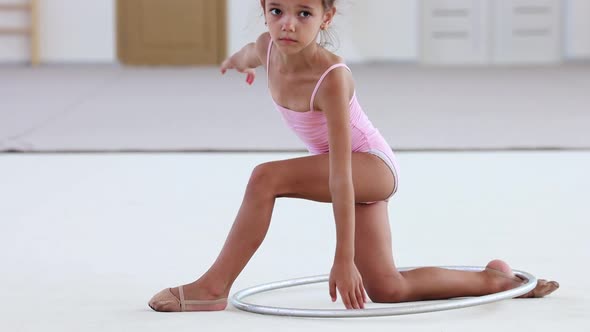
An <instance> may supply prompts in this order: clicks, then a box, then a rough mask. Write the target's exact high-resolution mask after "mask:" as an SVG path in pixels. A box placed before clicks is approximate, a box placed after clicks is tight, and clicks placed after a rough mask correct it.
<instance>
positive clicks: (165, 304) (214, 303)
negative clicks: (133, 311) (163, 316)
mask: <svg viewBox="0 0 590 332" xmlns="http://www.w3.org/2000/svg"><path fill="white" fill-rule="evenodd" d="M148 305H149V306H150V308H152V309H153V310H155V311H162V312H180V311H219V310H224V309H225V307H226V306H227V294H221V293H218V292H213V291H209V290H206V288H204V287H200V286H199V285H198V284H197V282H193V283H191V284H188V285H183V286H180V287H175V288H166V289H164V290H162V291H161V292H159V293H158V294H156V295H154V297H152V299H151V300H150V301H149V302H148Z"/></svg>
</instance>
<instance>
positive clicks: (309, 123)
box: [266, 40, 398, 195]
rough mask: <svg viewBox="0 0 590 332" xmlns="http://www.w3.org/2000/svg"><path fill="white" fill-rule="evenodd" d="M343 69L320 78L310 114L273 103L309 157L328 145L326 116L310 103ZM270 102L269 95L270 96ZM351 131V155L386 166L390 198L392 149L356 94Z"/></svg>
mask: <svg viewBox="0 0 590 332" xmlns="http://www.w3.org/2000/svg"><path fill="white" fill-rule="evenodd" d="M272 45H273V42H272V40H271V41H270V43H269V45H268V53H267V60H266V68H267V80H268V82H269V84H270V76H269V70H270V54H271V50H272ZM339 67H344V68H346V69H347V70H349V71H350V68H348V66H346V65H345V64H343V63H338V64H335V65H333V66H331V67H330V68H328V69H327V70H326V71H325V72H324V74H323V75H322V76H321V77H320V79H319V81H318V83H317V84H316V86H315V89H314V90H313V93H312V95H311V100H310V103H309V111H307V112H298V111H293V110H290V109H288V108H285V107H283V106H281V105H279V104H277V103H276V102H275V100H274V99H273V103H274V104H275V107H276V108H277V110H278V111H279V112H280V113H281V115H282V117H283V119H284V121H285V123H286V124H287V126H288V127H289V128H291V129H292V130H293V131H294V132H295V134H296V135H297V136H298V137H299V138H300V139H301V140H302V141H303V143H305V145H306V146H307V150H308V151H309V152H310V153H312V154H322V153H328V152H329V143H328V125H327V120H326V116H325V114H324V113H323V112H316V111H314V109H313V101H314V98H315V95H316V93H317V92H318V89H319V87H320V85H321V84H322V81H323V80H324V78H325V77H326V76H327V75H328V74H329V73H330V72H331V71H332V70H334V69H336V68H339ZM271 98H272V95H271ZM349 110H350V128H351V138H352V151H353V152H367V153H371V154H374V155H376V156H377V157H379V158H381V160H383V161H384V162H385V163H386V164H387V166H388V167H389V168H390V169H391V172H392V173H393V176H394V178H395V188H394V189H393V192H392V193H391V194H392V195H393V194H394V193H395V192H396V191H397V185H398V166H397V161H396V158H395V155H394V153H393V151H392V150H391V147H390V146H389V144H387V142H386V141H385V139H384V138H383V136H382V135H381V133H380V132H379V130H377V129H376V128H375V127H374V126H373V124H372V123H371V121H370V120H369V118H368V117H367V115H366V114H365V112H364V111H363V109H362V108H361V105H360V104H359V102H358V100H357V97H356V93H354V94H353V97H352V99H351V100H350V107H349Z"/></svg>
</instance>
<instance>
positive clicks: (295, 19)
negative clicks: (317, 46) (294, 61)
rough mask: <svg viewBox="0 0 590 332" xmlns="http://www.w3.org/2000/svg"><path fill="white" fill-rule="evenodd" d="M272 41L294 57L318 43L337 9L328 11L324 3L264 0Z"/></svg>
mask: <svg viewBox="0 0 590 332" xmlns="http://www.w3.org/2000/svg"><path fill="white" fill-rule="evenodd" d="M261 3H262V6H263V8H264V17H265V18H266V22H267V25H268V30H269V32H270V35H271V37H272V40H273V41H274V42H275V43H276V44H277V46H278V47H279V48H280V49H281V51H283V52H284V53H286V54H294V53H297V52H299V51H301V50H302V49H304V48H305V47H307V46H308V45H310V44H311V43H312V42H315V41H316V39H317V36H318V33H319V31H320V29H327V28H328V24H329V23H330V22H331V20H332V18H333V17H334V14H335V11H336V9H335V8H331V9H330V10H327V11H326V10H324V6H323V1H322V0H265V1H264V0H262V1H261Z"/></svg>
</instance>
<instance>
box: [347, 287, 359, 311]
mask: <svg viewBox="0 0 590 332" xmlns="http://www.w3.org/2000/svg"><path fill="white" fill-rule="evenodd" d="M348 296H349V297H350V305H351V306H352V308H353V309H360V308H361V307H360V306H359V303H358V301H357V296H356V291H354V290H353V291H351V292H350V294H348Z"/></svg>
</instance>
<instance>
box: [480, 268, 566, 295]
mask: <svg viewBox="0 0 590 332" xmlns="http://www.w3.org/2000/svg"><path fill="white" fill-rule="evenodd" d="M486 271H490V272H492V273H494V274H496V275H498V276H501V277H503V278H508V279H511V280H514V281H515V282H518V283H519V284H523V283H526V282H528V280H527V279H526V278H524V277H522V276H520V275H518V274H514V275H513V276H510V275H508V274H507V273H506V272H504V271H499V270H496V269H492V268H490V267H486ZM558 288H559V283H558V282H557V281H547V280H545V279H538V280H537V286H535V288H534V289H533V290H532V291H530V292H528V293H526V294H524V295H521V296H518V297H517V298H541V297H545V296H547V295H549V294H551V293H553V292H555V291H556V290H557V289H558Z"/></svg>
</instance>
